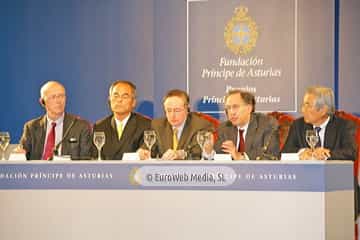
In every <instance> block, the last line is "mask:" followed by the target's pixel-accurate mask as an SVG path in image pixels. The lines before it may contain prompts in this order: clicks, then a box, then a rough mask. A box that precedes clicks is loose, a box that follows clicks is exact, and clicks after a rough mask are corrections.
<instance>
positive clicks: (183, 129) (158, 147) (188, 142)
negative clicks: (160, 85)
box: [138, 89, 213, 160]
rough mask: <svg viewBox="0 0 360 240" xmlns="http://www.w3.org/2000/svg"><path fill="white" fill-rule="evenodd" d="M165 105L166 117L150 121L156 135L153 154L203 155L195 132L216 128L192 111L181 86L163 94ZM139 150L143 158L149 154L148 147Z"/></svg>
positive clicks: (167, 157)
mask: <svg viewBox="0 0 360 240" xmlns="http://www.w3.org/2000/svg"><path fill="white" fill-rule="evenodd" d="M163 107H164V111H165V115H166V117H163V118H159V119H154V120H153V121H152V122H151V128H152V129H153V130H155V132H156V136H157V141H156V143H155V145H154V147H153V148H152V156H154V157H155V156H159V157H161V158H162V159H163V160H184V159H187V158H191V159H200V156H201V149H200V147H199V145H198V144H197V141H196V135H197V133H198V132H199V131H200V130H209V131H213V128H212V124H211V123H210V122H209V121H207V120H205V119H203V118H201V117H199V116H198V115H196V114H194V113H190V112H189V96H188V94H187V93H186V92H184V91H182V90H179V89H174V90H170V91H169V92H168V93H167V94H166V95H165V96H164V98H163ZM138 152H139V155H140V158H141V159H148V158H149V154H150V153H149V151H148V150H146V147H143V148H141V149H139V151H138Z"/></svg>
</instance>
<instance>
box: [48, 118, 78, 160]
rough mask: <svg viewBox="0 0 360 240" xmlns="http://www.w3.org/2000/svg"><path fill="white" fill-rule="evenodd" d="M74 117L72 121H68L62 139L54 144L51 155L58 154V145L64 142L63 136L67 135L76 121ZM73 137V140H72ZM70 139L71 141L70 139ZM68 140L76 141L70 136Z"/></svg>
mask: <svg viewBox="0 0 360 240" xmlns="http://www.w3.org/2000/svg"><path fill="white" fill-rule="evenodd" d="M76 120H77V119H76V118H75V119H74V120H72V122H71V123H70V125H69V127H68V128H67V129H66V131H65V133H64V134H63V137H62V139H61V140H60V142H58V144H56V146H55V147H54V150H53V155H58V154H59V147H60V145H61V144H62V143H63V142H64V140H65V138H66V137H67V136H68V135H69V133H70V130H71V128H72V127H73V126H74V124H75V122H76ZM73 139H75V141H74V140H73ZM70 140H72V141H70ZM70 140H69V141H70V142H76V141H77V140H76V138H70Z"/></svg>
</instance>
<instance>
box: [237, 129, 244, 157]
mask: <svg viewBox="0 0 360 240" xmlns="http://www.w3.org/2000/svg"><path fill="white" fill-rule="evenodd" d="M243 133H244V130H243V129H239V136H240V141H239V146H238V152H241V153H243V152H245V140H244V136H243Z"/></svg>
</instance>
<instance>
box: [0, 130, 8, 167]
mask: <svg viewBox="0 0 360 240" xmlns="http://www.w3.org/2000/svg"><path fill="white" fill-rule="evenodd" d="M9 143H10V133H9V132H0V148H1V150H2V158H1V160H5V151H6V149H7V147H8V146H9Z"/></svg>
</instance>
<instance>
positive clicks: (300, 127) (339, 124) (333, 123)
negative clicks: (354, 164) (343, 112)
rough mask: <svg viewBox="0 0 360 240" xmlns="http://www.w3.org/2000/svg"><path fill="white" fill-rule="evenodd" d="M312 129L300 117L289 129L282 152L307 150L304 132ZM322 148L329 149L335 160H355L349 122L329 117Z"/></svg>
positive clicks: (352, 127) (354, 148) (352, 129)
mask: <svg viewBox="0 0 360 240" xmlns="http://www.w3.org/2000/svg"><path fill="white" fill-rule="evenodd" d="M309 129H313V126H312V125H311V124H307V123H305V121H304V118H303V117H301V118H299V119H297V120H295V121H294V122H293V124H292V125H291V127H290V131H289V135H288V138H287V139H286V142H285V145H284V148H283V150H282V152H284V153H296V152H298V151H299V150H300V149H302V148H308V147H309V146H308V145H307V143H306V139H305V132H306V130H309ZM324 140H325V141H324V147H325V148H327V149H330V154H331V157H330V158H329V159H335V160H355V159H356V155H357V150H356V143H355V127H354V125H353V124H352V122H351V121H348V120H345V119H342V118H339V117H336V116H331V117H330V121H329V122H328V124H327V126H326V130H325V139H324Z"/></svg>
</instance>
